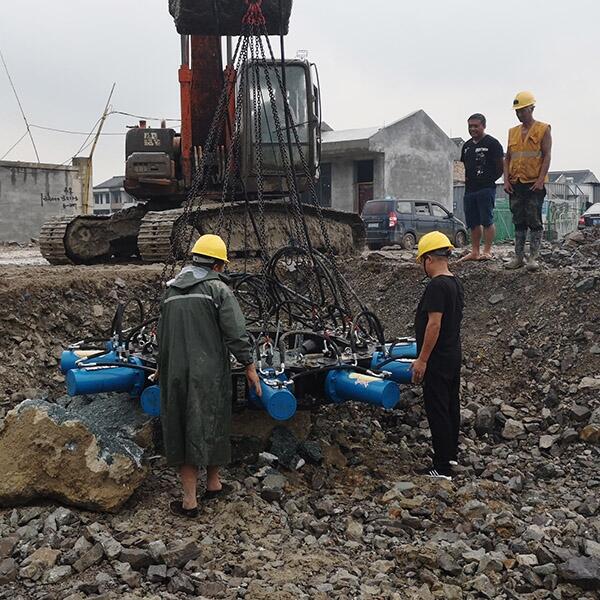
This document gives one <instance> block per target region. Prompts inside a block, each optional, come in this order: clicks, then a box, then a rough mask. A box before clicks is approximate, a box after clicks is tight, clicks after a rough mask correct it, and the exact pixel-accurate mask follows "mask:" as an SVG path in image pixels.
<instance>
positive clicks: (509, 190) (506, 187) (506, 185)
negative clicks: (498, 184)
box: [504, 181, 515, 194]
mask: <svg viewBox="0 0 600 600" xmlns="http://www.w3.org/2000/svg"><path fill="white" fill-rule="evenodd" d="M504 191H505V192H506V193H507V194H514V193H515V190H514V189H513V186H512V183H511V182H510V181H505V182H504Z"/></svg>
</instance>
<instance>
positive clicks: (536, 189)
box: [529, 179, 544, 192]
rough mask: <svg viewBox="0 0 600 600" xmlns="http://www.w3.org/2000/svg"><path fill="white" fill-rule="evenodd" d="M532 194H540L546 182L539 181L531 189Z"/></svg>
mask: <svg viewBox="0 0 600 600" xmlns="http://www.w3.org/2000/svg"><path fill="white" fill-rule="evenodd" d="M529 189H530V190H531V191H532V192H540V191H541V190H543V189H544V180H543V179H542V180H541V181H540V180H539V179H538V180H537V181H536V182H535V183H534V184H533V185H532V186H531V187H530V188H529Z"/></svg>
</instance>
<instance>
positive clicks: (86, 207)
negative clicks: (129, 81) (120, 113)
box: [81, 83, 117, 215]
mask: <svg viewBox="0 0 600 600" xmlns="http://www.w3.org/2000/svg"><path fill="white" fill-rule="evenodd" d="M116 85H117V84H116V83H113V84H112V88H110V94H109V95H108V100H107V101H106V106H105V107H104V112H103V113H102V117H101V118H100V123H99V125H98V130H97V131H96V135H95V136H94V143H93V144H92V149H91V150H90V155H89V156H88V159H87V168H86V170H85V176H84V184H83V198H82V202H81V212H82V213H83V214H84V215H87V214H89V213H90V205H91V200H92V199H93V193H92V192H91V184H92V158H93V157H94V151H95V150H96V145H97V144H98V139H99V138H100V134H101V133H102V128H103V127H104V122H105V121H106V117H108V109H109V108H110V100H111V98H112V95H113V92H114V91H115V86H116Z"/></svg>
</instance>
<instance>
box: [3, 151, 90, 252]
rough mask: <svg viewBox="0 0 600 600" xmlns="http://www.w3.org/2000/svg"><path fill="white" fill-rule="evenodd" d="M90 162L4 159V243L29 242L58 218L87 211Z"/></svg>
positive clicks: (78, 159)
mask: <svg viewBox="0 0 600 600" xmlns="http://www.w3.org/2000/svg"><path fill="white" fill-rule="evenodd" d="M89 168H90V164H89V159H88V158H84V157H78V158H74V159H73V161H72V164H71V165H64V164H62V165H57V164H49V163H30V162H21V161H9V160H0V215H2V217H1V218H0V242H9V241H13V242H29V241H30V240H31V239H36V238H37V237H38V236H39V234H40V229H41V227H42V225H43V224H44V223H45V222H46V221H47V220H49V219H52V218H54V217H64V216H70V215H77V214H81V213H84V212H86V210H85V209H86V203H85V198H87V197H89V187H90V186H89V181H90V174H89V173H90V171H89Z"/></svg>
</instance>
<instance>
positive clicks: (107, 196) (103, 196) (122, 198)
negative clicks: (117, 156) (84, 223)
mask: <svg viewBox="0 0 600 600" xmlns="http://www.w3.org/2000/svg"><path fill="white" fill-rule="evenodd" d="M124 180H125V177H121V176H116V177H111V178H110V179H108V180H106V181H103V182H102V183H101V184H99V185H96V186H94V206H93V209H92V212H93V214H94V215H110V214H112V213H114V212H116V211H118V210H122V209H124V208H129V207H130V206H135V205H136V204H137V203H138V201H137V200H136V199H135V198H134V197H133V196H130V195H129V194H128V193H127V192H126V191H125V188H124V187H123V181H124Z"/></svg>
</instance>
